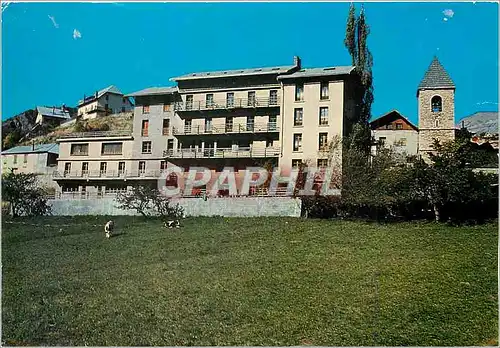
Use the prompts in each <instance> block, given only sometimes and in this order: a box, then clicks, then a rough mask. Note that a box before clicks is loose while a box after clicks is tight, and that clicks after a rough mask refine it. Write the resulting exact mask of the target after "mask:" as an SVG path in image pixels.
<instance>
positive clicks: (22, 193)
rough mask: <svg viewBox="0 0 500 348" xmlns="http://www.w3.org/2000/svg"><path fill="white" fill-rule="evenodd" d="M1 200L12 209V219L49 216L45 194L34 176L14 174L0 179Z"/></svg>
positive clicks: (49, 208)
mask: <svg viewBox="0 0 500 348" xmlns="http://www.w3.org/2000/svg"><path fill="white" fill-rule="evenodd" d="M2 198H3V199H4V200H6V201H7V202H9V203H10V204H11V207H12V215H13V217H18V216H42V215H49V214H50V212H51V207H50V205H49V204H48V202H47V198H46V192H45V190H44V189H43V188H41V187H39V186H38V182H37V179H36V174H31V173H30V174H26V173H14V171H13V170H11V171H10V172H9V173H6V174H4V175H3V177H2Z"/></svg>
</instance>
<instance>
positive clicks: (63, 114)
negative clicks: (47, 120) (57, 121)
mask: <svg viewBox="0 0 500 348" xmlns="http://www.w3.org/2000/svg"><path fill="white" fill-rule="evenodd" d="M36 111H37V112H38V113H39V114H42V115H43V116H49V117H57V118H64V119H70V118H71V115H70V114H69V112H68V111H63V110H62V109H59V108H48V107H45V106H37V107H36Z"/></svg>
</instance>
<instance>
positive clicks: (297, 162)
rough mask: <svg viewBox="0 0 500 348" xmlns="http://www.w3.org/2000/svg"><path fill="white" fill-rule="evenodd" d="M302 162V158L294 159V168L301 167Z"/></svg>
mask: <svg viewBox="0 0 500 348" xmlns="http://www.w3.org/2000/svg"><path fill="white" fill-rule="evenodd" d="M301 164H302V160H300V159H293V160H292V168H299V167H300V165H301Z"/></svg>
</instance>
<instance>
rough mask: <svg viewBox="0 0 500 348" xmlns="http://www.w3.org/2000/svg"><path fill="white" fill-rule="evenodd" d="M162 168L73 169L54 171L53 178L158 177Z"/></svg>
mask: <svg viewBox="0 0 500 348" xmlns="http://www.w3.org/2000/svg"><path fill="white" fill-rule="evenodd" d="M162 172H163V171H162V170H126V171H123V170H107V171H101V170H73V171H55V172H54V173H53V174H52V175H53V178H54V179H56V180H57V179H103V178H104V179H130V178H159V177H160V176H161V174H162Z"/></svg>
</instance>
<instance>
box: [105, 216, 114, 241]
mask: <svg viewBox="0 0 500 348" xmlns="http://www.w3.org/2000/svg"><path fill="white" fill-rule="evenodd" d="M114 227H115V223H114V222H113V220H109V221H108V222H107V223H106V225H105V226H104V232H106V238H109V237H111V235H112V234H113V229H114Z"/></svg>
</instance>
